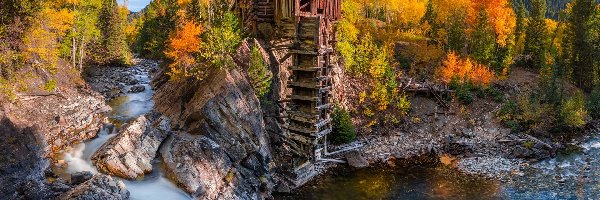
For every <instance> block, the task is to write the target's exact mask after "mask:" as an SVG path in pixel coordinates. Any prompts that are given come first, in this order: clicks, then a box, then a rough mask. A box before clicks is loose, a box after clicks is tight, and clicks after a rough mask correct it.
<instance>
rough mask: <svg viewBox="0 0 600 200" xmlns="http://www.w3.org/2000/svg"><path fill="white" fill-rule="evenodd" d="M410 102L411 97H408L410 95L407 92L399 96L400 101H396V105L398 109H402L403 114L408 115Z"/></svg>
mask: <svg viewBox="0 0 600 200" xmlns="http://www.w3.org/2000/svg"><path fill="white" fill-rule="evenodd" d="M410 104H411V102H410V99H408V97H407V96H406V95H405V94H402V95H400V96H398V102H397V103H396V107H397V108H398V111H400V113H401V114H402V116H406V115H408V112H409V111H410Z"/></svg>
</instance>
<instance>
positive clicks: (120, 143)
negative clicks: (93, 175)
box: [92, 115, 169, 179]
mask: <svg viewBox="0 0 600 200" xmlns="http://www.w3.org/2000/svg"><path fill="white" fill-rule="evenodd" d="M148 116H150V115H148ZM156 123H157V124H158V126H159V127H158V128H157V127H154V126H152V123H151V121H150V120H148V119H147V118H146V117H145V116H140V117H138V118H136V119H135V120H133V121H131V122H129V123H128V124H126V125H124V126H123V127H122V129H121V130H120V131H119V134H118V135H117V136H115V137H113V138H111V139H110V140H109V141H108V142H106V143H105V144H104V145H102V147H100V149H99V150H98V151H97V152H96V153H94V155H93V156H92V162H93V163H94V165H96V167H98V169H99V170H100V171H102V172H104V173H107V174H111V175H115V176H118V177H122V178H127V179H135V178H137V177H138V176H141V175H144V174H145V173H148V172H150V171H152V160H153V159H154V158H155V157H156V152H157V151H158V148H159V146H160V144H161V143H162V141H163V140H164V139H165V138H167V136H168V133H169V131H168V123H169V120H167V119H166V118H164V117H160V118H159V119H158V120H157V122H156ZM161 127H162V128H161ZM161 129H162V130H161Z"/></svg>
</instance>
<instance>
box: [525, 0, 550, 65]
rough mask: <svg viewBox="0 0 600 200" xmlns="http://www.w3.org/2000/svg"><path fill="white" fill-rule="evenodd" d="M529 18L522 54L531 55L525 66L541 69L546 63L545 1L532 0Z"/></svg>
mask: <svg viewBox="0 0 600 200" xmlns="http://www.w3.org/2000/svg"><path fill="white" fill-rule="evenodd" d="M531 5H532V8H531V19H530V20H529V23H528V24H527V29H526V30H525V32H526V36H525V51H524V54H525V55H528V56H530V57H531V59H530V60H529V61H528V62H527V65H528V66H527V67H530V68H534V69H541V68H542V67H543V66H544V65H545V64H546V35H547V33H546V21H545V19H546V17H545V14H546V1H545V0H532V2H531Z"/></svg>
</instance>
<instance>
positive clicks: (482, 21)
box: [471, 9, 496, 65]
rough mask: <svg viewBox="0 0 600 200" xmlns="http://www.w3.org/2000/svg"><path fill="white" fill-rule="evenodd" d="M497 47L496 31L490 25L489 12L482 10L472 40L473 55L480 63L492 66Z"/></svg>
mask: <svg viewBox="0 0 600 200" xmlns="http://www.w3.org/2000/svg"><path fill="white" fill-rule="evenodd" d="M495 46H496V39H495V38H494V30H492V27H490V25H489V24H488V15H487V12H486V11H485V10H484V9H481V10H480V11H479V14H478V16H477V24H475V31H474V32H473V35H472V38H471V53H472V55H473V58H474V59H475V60H477V61H478V62H479V63H483V64H486V65H489V64H492V61H493V60H494V57H495V56H494V50H495Z"/></svg>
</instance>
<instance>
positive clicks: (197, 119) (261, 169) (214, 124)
mask: <svg viewBox="0 0 600 200" xmlns="http://www.w3.org/2000/svg"><path fill="white" fill-rule="evenodd" d="M164 78H165V77H162V78H159V79H157V80H155V84H154V85H155V87H156V88H157V89H156V90H157V92H156V95H155V97H154V100H155V109H156V110H157V111H158V112H160V113H161V114H163V115H165V116H167V117H168V118H170V119H171V121H172V123H171V126H172V129H173V130H177V131H180V132H186V133H180V134H174V136H173V138H171V139H169V142H167V143H166V144H164V147H162V149H161V154H162V156H163V161H164V162H165V164H166V165H167V169H166V171H167V173H169V174H172V176H171V178H172V179H175V180H174V181H176V182H179V183H181V184H182V185H184V187H185V189H186V190H187V191H188V192H189V193H191V194H193V195H196V196H197V197H198V198H200V199H213V198H221V197H222V198H228V199H229V198H231V199H247V198H249V199H257V198H258V199H262V198H264V196H263V191H262V190H270V187H271V186H270V185H271V184H270V182H271V177H270V174H269V173H268V172H269V170H268V169H269V167H268V163H269V162H270V161H271V157H272V156H271V150H270V147H269V141H268V137H267V133H266V131H265V123H264V120H263V114H262V110H261V106H260V102H259V100H258V98H257V97H256V96H255V94H254V91H253V89H252V86H251V85H250V83H249V82H248V81H247V79H246V76H245V73H244V71H243V68H242V67H239V66H238V67H235V68H233V69H229V70H215V71H213V72H212V74H211V75H210V76H209V78H208V79H205V80H201V81H198V80H182V81H173V80H170V81H165V79H164ZM188 133H189V134H188ZM187 144H189V145H187ZM213 162H214V163H213ZM244 163H246V164H244ZM248 163H252V164H248ZM207 165H214V166H210V167H206V166H207ZM186 169H189V170H186ZM204 169H206V171H204ZM186 173H189V174H186ZM203 177H214V178H208V179H205V178H203ZM259 180H261V181H259ZM261 184H262V187H260V185H261ZM221 193H224V194H221ZM217 194H220V195H226V196H219V195H217ZM264 194H268V192H266V193H264ZM215 195H216V196H215ZM227 195H228V196H227Z"/></svg>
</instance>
